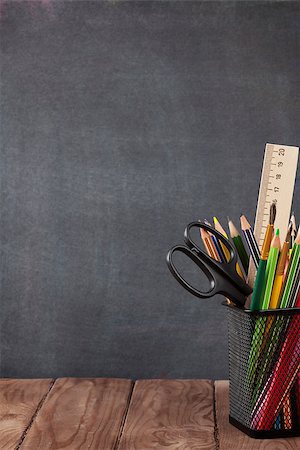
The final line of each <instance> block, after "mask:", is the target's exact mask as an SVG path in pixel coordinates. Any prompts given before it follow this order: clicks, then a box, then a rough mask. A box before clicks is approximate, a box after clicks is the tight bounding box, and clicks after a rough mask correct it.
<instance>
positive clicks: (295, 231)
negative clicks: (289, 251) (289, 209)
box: [290, 213, 297, 247]
mask: <svg viewBox="0 0 300 450" xmlns="http://www.w3.org/2000/svg"><path fill="white" fill-rule="evenodd" d="M290 223H291V227H292V230H291V247H293V245H294V242H295V238H296V233H297V227H296V219H295V214H294V213H292V215H291V221H290Z"/></svg>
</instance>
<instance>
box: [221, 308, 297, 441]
mask: <svg viewBox="0 0 300 450" xmlns="http://www.w3.org/2000/svg"><path fill="white" fill-rule="evenodd" d="M227 318H228V350H229V382H230V387H229V404H230V412H229V421H230V423H231V424H232V425H234V426H236V427H237V428H239V429H240V430H242V431H243V432H245V433H246V434H248V435H249V436H251V437H254V438H260V439H263V438H275V437H284V436H300V387H299V386H300V384H299V383H300V308H292V309H284V310H283V309H281V310H280V309H276V310H267V311H259V312H251V311H248V310H242V309H240V308H237V307H234V306H227Z"/></svg>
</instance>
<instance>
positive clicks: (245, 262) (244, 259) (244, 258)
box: [228, 220, 249, 273]
mask: <svg viewBox="0 0 300 450" xmlns="http://www.w3.org/2000/svg"><path fill="white" fill-rule="evenodd" d="M228 227H229V232H230V237H231V239H232V240H233V243H234V246H235V248H236V249H237V252H238V255H239V257H240V260H241V263H242V266H243V268H244V270H245V273H247V272H248V266H249V256H248V254H247V252H246V250H245V247H244V244H243V241H242V239H241V236H240V235H239V232H238V230H237V229H236V227H235V225H234V223H233V222H232V220H228Z"/></svg>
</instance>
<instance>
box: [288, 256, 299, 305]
mask: <svg viewBox="0 0 300 450" xmlns="http://www.w3.org/2000/svg"><path fill="white" fill-rule="evenodd" d="M299 294H300V264H298V268H297V271H296V274H295V281H294V285H293V288H292V291H291V295H290V299H289V304H290V305H291V307H292V308H293V307H294V306H300V305H298V304H297V299H298V297H299Z"/></svg>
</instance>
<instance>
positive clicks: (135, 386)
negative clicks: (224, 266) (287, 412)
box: [0, 378, 300, 450]
mask: <svg viewBox="0 0 300 450" xmlns="http://www.w3.org/2000/svg"><path fill="white" fill-rule="evenodd" d="M298 448H300V438H288V439H273V440H269V439H265V440H258V439H251V438H250V437H248V436H246V435H245V434H243V433H242V432H241V431H239V430H237V429H236V428H234V427H233V426H232V425H230V424H229V422H228V381H215V382H213V381H211V380H139V381H136V382H133V381H131V380H123V379H107V378H59V379H42V380H13V379H2V380H0V449H1V450H19V449H21V450H25V449H26V450H50V449H51V450H60V449H61V450H66V449H67V450H76V449H81V450H94V449H99V450H147V449H157V450H160V449H168V450H175V449H176V450H194V449H197V450H198V449H199V450H284V449H287V450H296V449H298Z"/></svg>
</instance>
